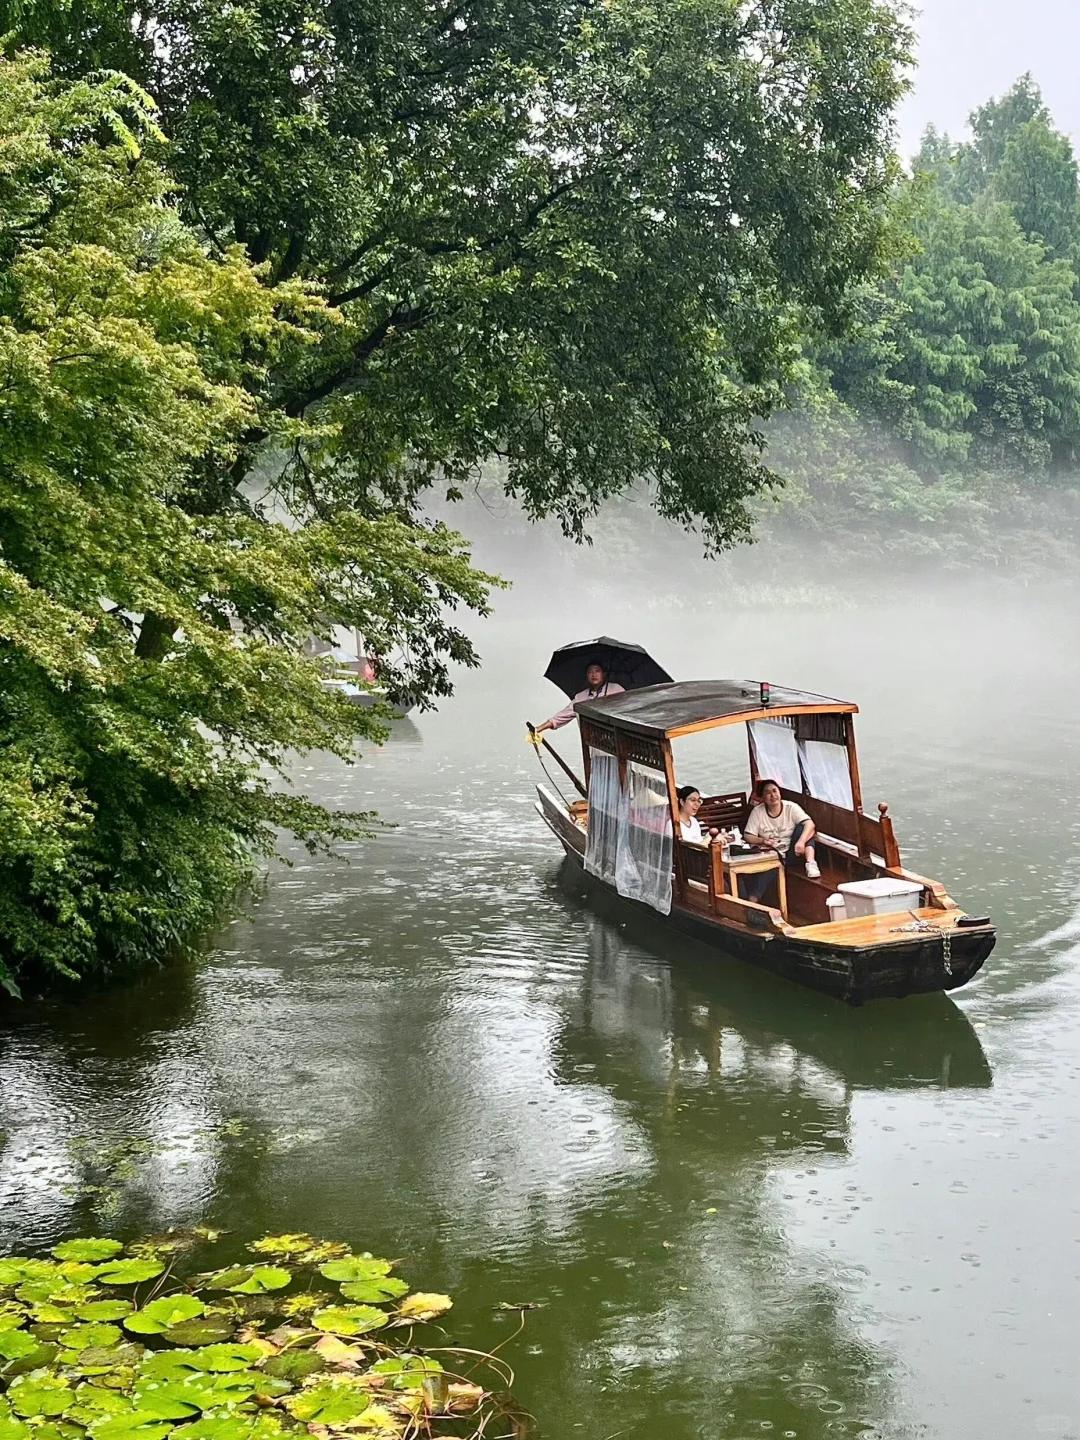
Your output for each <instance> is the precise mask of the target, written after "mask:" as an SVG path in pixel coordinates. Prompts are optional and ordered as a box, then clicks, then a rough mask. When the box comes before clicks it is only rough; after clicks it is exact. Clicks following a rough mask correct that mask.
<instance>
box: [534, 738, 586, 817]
mask: <svg viewBox="0 0 1080 1440" xmlns="http://www.w3.org/2000/svg"><path fill="white" fill-rule="evenodd" d="M525 724H526V725H527V726H528V728H529V734H530V735H533V736H535V735H536V726H535V725H534V724H533V723H532V721H531V720H526V721H525ZM540 744H541V745H542V746H543V747H544V749H545V750H546V751H547V752H548V754H549V755H552V756H554V758H555V759H556V760H557V761H558V762H559V764H560V765H561V766H562V768H563V770H565V772H566V774H567V775H569V777H570V779H571V780H572V781H573V782H574V788H575V789H576V790H577V792H578V794H579V795H583V796H584V797H585V799H586V800H587V799H588V798H589V792H588V791H587V790H586V789H585V786H584V785H583V784H582V783H581V781H580V780H579V779H578V778H577V776H576V775H575V774H574V772H573V770H571V769H570V766H569V765H567V763H566V761H565V760H564V759H563V758H562V756H561V755H560V754H559V752H558V751H557V750H556V749H555V748H554V747H553V746H551V745H549V744H548V742H547V741H546V740H541V741H540Z"/></svg>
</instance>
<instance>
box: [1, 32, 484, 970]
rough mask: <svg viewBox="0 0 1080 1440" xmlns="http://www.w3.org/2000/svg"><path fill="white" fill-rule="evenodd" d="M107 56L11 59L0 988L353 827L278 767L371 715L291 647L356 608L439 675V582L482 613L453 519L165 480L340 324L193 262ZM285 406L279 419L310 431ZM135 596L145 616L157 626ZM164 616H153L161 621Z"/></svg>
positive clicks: (354, 729) (5, 236) (166, 942)
mask: <svg viewBox="0 0 1080 1440" xmlns="http://www.w3.org/2000/svg"><path fill="white" fill-rule="evenodd" d="M155 143H156V132H155V126H154V120H153V114H152V107H151V105H150V102H149V100H148V99H147V97H146V96H145V95H144V94H143V93H142V92H140V91H139V90H138V89H137V88H136V87H135V86H134V85H132V84H131V83H130V82H129V81H127V80H125V79H123V78H122V77H117V76H113V77H106V78H104V79H101V80H99V81H97V82H90V81H75V82H73V83H70V84H57V83H56V82H54V81H52V80H51V79H50V77H49V75H48V72H47V66H46V62H45V61H44V60H43V59H42V58H41V57H40V56H33V55H30V56H27V55H22V56H18V57H15V58H11V59H0V154H2V155H3V157H4V159H3V165H2V168H0V937H2V942H0V985H4V986H6V987H7V988H8V989H10V990H14V988H15V985H16V977H17V976H19V975H20V974H25V973H29V974H31V975H33V976H35V977H37V976H40V975H42V974H44V973H47V972H52V973H62V974H65V975H69V976H74V975H82V974H87V973H91V972H94V971H101V970H105V969H108V968H110V967H111V966H115V965H118V964H121V963H125V962H127V961H129V960H132V959H135V958H142V959H145V958H146V957H148V956H157V955H160V954H162V953H163V952H164V951H165V950H166V949H167V948H168V947H169V946H171V945H172V944H174V943H177V942H181V941H183V940H184V939H186V938H188V937H189V936H190V935H191V934H192V931H193V930H196V929H198V927H199V926H201V925H204V924H205V923H207V922H208V921H209V920H210V918H211V917H212V915H213V914H214V912H215V909H216V907H217V906H218V905H220V904H221V902H222V901H223V900H224V899H225V897H226V896H228V895H229V894H230V893H231V892H232V891H233V889H234V888H235V886H236V884H237V882H238V880H239V879H240V878H242V876H243V875H244V874H245V873H246V872H247V869H248V867H249V865H250V859H249V857H250V855H251V853H252V851H258V850H264V851H265V850H267V849H269V848H270V847H271V846H272V844H273V840H274V827H276V826H285V827H287V828H289V829H291V830H293V831H294V832H296V833H297V834H298V835H300V836H302V837H303V838H304V839H305V840H306V841H307V842H308V843H309V844H311V845H316V844H319V843H323V842H325V841H327V840H330V839H333V838H335V837H340V836H344V835H352V834H357V833H362V832H363V831H364V829H365V817H363V816H358V815H338V816H335V815H331V814H328V813H327V812H325V811H323V810H321V809H320V808H319V807H318V806H316V805H314V804H311V803H310V802H307V801H306V800H304V799H303V798H302V797H298V796H293V795H290V794H288V793H287V792H285V791H283V790H282V788H281V786H280V785H275V772H281V771H283V769H284V765H285V758H286V755H287V754H288V753H289V752H290V751H291V750H294V749H298V748H299V749H303V748H308V747H314V746H318V747H322V748H326V749H329V750H331V751H334V752H336V753H338V754H340V755H343V756H347V755H349V754H351V753H352V750H353V747H354V745H355V742H356V739H357V738H358V737H360V736H364V735H368V736H371V737H375V738H377V737H378V736H379V734H380V733H381V721H380V720H379V718H378V717H375V716H373V715H372V714H371V712H367V711H363V710H359V709H354V708H353V707H350V706H349V705H348V704H346V703H345V702H343V701H341V700H339V698H338V697H336V696H335V695H333V694H328V693H326V692H325V691H324V690H323V688H322V686H321V684H320V679H319V673H318V671H317V670H316V668H315V667H314V666H313V665H312V664H311V663H310V662H308V661H306V660H305V659H304V658H303V656H302V653H301V648H302V644H303V641H304V640H305V639H306V638H307V637H308V636H309V635H310V634H312V633H314V632H325V630H326V628H327V627H328V626H330V625H332V624H333V623H335V622H338V623H341V624H347V625H350V626H356V627H358V628H359V629H361V630H362V631H363V632H364V633H365V634H366V635H368V636H370V637H373V638H374V640H375V641H376V643H378V644H382V645H383V646H385V647H386V649H387V650H390V649H391V648H392V647H393V646H394V645H395V644H400V645H402V646H404V647H405V648H406V649H407V650H408V652H409V654H410V656H411V660H410V662H409V663H408V664H407V665H406V666H405V667H404V668H403V669H402V670H401V671H400V672H398V673H397V674H396V675H395V679H396V682H397V683H399V684H402V685H414V686H415V687H416V688H417V689H419V690H420V691H421V692H424V693H432V692H439V691H440V690H443V691H445V689H446V688H447V676H446V668H445V667H446V662H447V660H448V659H450V658H452V659H454V660H462V661H466V662H468V661H469V660H471V659H472V658H473V657H472V652H471V649H470V647H469V645H468V643H467V642H466V641H465V639H464V637H463V636H462V635H461V634H460V633H458V632H457V631H456V630H454V629H453V628H452V627H451V626H450V625H449V624H448V623H447V620H446V619H445V618H444V614H443V611H444V607H445V606H446V605H448V604H450V605H452V604H456V603H464V604H467V605H471V606H473V607H474V608H483V605H484V599H485V594H486V586H485V580H486V577H483V576H481V575H479V574H478V573H476V572H474V571H473V570H472V569H471V568H470V567H469V565H468V563H467V557H466V555H465V554H464V552H463V549H462V546H461V544H460V542H459V541H458V539H457V537H455V536H453V535H452V534H450V533H448V532H446V531H445V530H444V529H442V528H441V527H426V528H421V527H417V526H414V525H412V524H410V523H409V522H408V521H407V520H405V519H403V518H402V517H400V516H396V515H376V516H371V515H367V514H363V513H360V512H358V511H349V510H347V509H345V508H343V507H338V509H336V510H335V512H334V513H333V515H332V516H327V517H314V518H313V519H311V520H310V521H309V522H308V523H306V524H302V525H296V524H290V525H286V524H284V523H275V522H274V521H273V520H272V519H271V518H270V517H268V516H267V515H265V514H261V513H259V511H258V510H257V509H254V508H252V507H251V506H249V505H243V504H240V503H234V504H233V505H232V506H230V507H218V508H217V509H215V510H214V511H213V512H212V513H193V512H192V507H190V506H186V505H185V504H184V503H182V502H183V501H185V500H186V499H187V498H189V497H190V496H191V494H192V493H193V492H194V491H195V490H198V489H199V487H200V485H201V483H202V480H203V477H204V476H205V475H206V474H207V473H208V472H212V471H213V470H214V469H215V468H216V469H221V470H224V471H226V472H227V471H228V470H229V468H230V467H231V465H232V464H233V463H234V462H235V457H236V455H237V454H238V453H239V449H240V446H241V444H242V441H243V437H244V435H245V434H246V433H248V432H249V431H250V430H251V429H252V428H254V427H259V428H263V429H268V430H271V431H272V432H273V433H275V434H276V430H275V426H277V425H279V424H280V420H279V419H277V418H275V417H272V416H269V415H268V414H267V412H266V410H265V409H264V407H263V406H262V405H261V404H260V402H259V401H258V399H257V398H255V394H256V392H257V391H258V389H259V381H260V380H261V377H262V376H263V375H264V374H265V373H266V372H267V371H269V370H273V369H275V368H278V367H287V366H288V365H290V364H295V363H297V361H296V359H295V358H294V357H295V355H296V353H297V352H303V351H305V350H306V349H307V348H309V347H310V346H312V345H316V344H318V343H319V338H320V336H321V335H322V334H323V332H324V330H326V329H328V328H330V327H331V326H332V324H333V320H332V319H331V318H329V317H328V312H327V310H326V307H325V305H324V304H323V302H322V301H321V300H318V299H317V298H315V297H313V296H312V295H311V294H309V293H308V292H307V291H306V290H305V289H304V288H303V287H302V286H300V285H299V284H295V283H294V284H291V285H279V286H277V287H275V288H274V289H273V290H270V289H268V288H267V287H266V286H265V285H264V284H263V283H262V279H261V277H260V276H259V275H258V274H257V273H256V272H255V271H254V270H253V269H252V267H251V265H250V263H249V262H248V260H247V258H246V257H245V256H244V255H243V253H242V252H241V250H240V249H239V247H231V248H229V249H227V250H225V251H224V252H223V253H222V255H221V256H219V257H217V258H212V257H208V256H207V255H206V254H205V253H204V251H203V249H202V247H201V246H200V244H199V243H197V241H196V240H195V238H194V237H193V236H192V235H191V234H190V232H189V231H188V230H186V229H185V227H184V226H183V225H182V223H181V222H180V219H179V217H178V215H177V214H176V212H175V210H173V209H172V208H171V207H170V205H169V204H168V202H167V190H168V181H167V178H166V176H165V175H164V173H163V172H162V170H161V169H160V167H159V166H158V165H157V164H156V163H155V162H154V161H153V159H152V158H150V157H149V156H148V154H147V146H149V147H151V148H152V147H153V146H154V145H155ZM301 435H302V431H301V430H300V429H298V428H296V427H295V426H294V427H293V430H292V431H290V432H289V435H288V436H287V437H284V438H290V439H291V438H296V439H299V438H300V436H301ZM148 617H157V618H156V621H154V622H153V623H151V622H150V620H149V618H148ZM166 617H167V618H166Z"/></svg>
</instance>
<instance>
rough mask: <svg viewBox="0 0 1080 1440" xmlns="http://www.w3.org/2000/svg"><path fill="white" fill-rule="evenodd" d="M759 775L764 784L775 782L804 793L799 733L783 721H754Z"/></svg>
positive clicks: (752, 736)
mask: <svg viewBox="0 0 1080 1440" xmlns="http://www.w3.org/2000/svg"><path fill="white" fill-rule="evenodd" d="M750 738H751V740H752V741H753V744H754V758H755V760H756V761H757V773H758V775H759V776H760V777H761V779H762V780H775V781H776V783H777V784H778V785H780V786H782V788H783V789H785V790H795V791H799V792H800V793H801V791H802V774H801V772H800V770H799V750H798V746H797V745H796V744H795V731H794V730H793V729H792V727H791V726H790V725H785V724H784V722H783V721H782V720H751V722H750Z"/></svg>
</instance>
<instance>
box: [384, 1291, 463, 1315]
mask: <svg viewBox="0 0 1080 1440" xmlns="http://www.w3.org/2000/svg"><path fill="white" fill-rule="evenodd" d="M453 1304H454V1302H453V1301H452V1300H451V1299H450V1296H449V1295H427V1294H424V1293H423V1292H422V1291H419V1290H418V1291H417V1292H416V1294H415V1295H410V1296H409V1298H408V1299H407V1300H403V1301H402V1302H401V1304H400V1305H399V1306H398V1311H397V1313H398V1317H399V1319H402V1320H434V1319H435V1317H436V1316H437V1315H445V1314H446V1312H447V1310H450V1309H451V1308H452V1307H453Z"/></svg>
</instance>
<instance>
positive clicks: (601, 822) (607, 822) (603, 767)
mask: <svg viewBox="0 0 1080 1440" xmlns="http://www.w3.org/2000/svg"><path fill="white" fill-rule="evenodd" d="M622 808H623V797H622V794H621V792H620V790H619V762H618V760H616V758H615V756H614V755H609V754H608V753H607V752H606V751H605V750H594V749H593V748H592V746H590V747H589V828H588V839H587V841H586V845H585V869H586V870H588V872H589V874H590V875H595V876H596V877H597V878H598V879H600V880H606V881H607V883H608V884H609V885H614V884H615V860H616V854H617V851H618V846H619V817H620V815H621V813H622Z"/></svg>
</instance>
